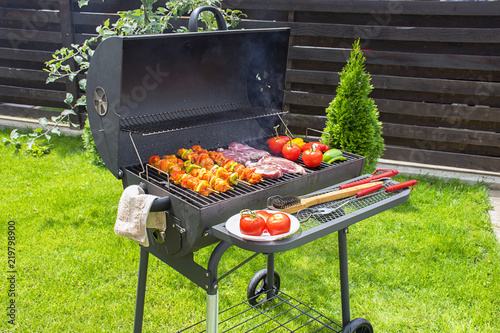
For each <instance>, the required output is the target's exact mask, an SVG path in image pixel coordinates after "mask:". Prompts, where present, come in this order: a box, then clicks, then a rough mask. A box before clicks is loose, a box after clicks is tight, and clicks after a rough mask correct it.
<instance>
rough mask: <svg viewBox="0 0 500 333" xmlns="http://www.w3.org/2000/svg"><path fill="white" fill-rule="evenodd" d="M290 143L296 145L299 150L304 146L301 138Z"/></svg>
mask: <svg viewBox="0 0 500 333" xmlns="http://www.w3.org/2000/svg"><path fill="white" fill-rule="evenodd" d="M292 143H293V144H296V145H297V146H299V147H301V148H302V146H303V145H305V144H306V143H305V142H304V140H303V139H302V138H295V139H293V140H292Z"/></svg>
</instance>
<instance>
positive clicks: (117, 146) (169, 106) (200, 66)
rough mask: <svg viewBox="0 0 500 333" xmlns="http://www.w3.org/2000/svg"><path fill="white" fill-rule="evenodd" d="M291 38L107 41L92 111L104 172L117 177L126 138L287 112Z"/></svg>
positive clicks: (95, 63)
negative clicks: (286, 101)
mask: <svg viewBox="0 0 500 333" xmlns="http://www.w3.org/2000/svg"><path fill="white" fill-rule="evenodd" d="M289 34H290V31H289V29H288V28H278V29H256V30H230V31H229V30H228V31H215V32H196V33H183V34H163V35H145V36H144V35H142V36H125V37H123V36H122V37H111V38H108V39H106V40H105V41H103V42H102V43H101V44H100V45H99V47H98V48H97V49H96V52H95V53H94V56H93V57H92V60H91V63H90V68H89V73H88V79H87V103H88V108H87V109H88V116H89V121H90V125H91V129H92V134H93V136H94V140H95V142H96V146H97V148H98V150H99V153H100V155H101V157H102V158H103V160H104V162H105V163H106V165H107V167H108V168H109V169H110V171H111V172H112V173H113V174H114V175H115V176H116V177H119V175H120V172H119V170H120V167H122V166H124V165H123V163H125V161H124V158H123V157H122V156H121V155H122V154H123V152H121V149H124V147H125V145H124V144H123V142H124V137H127V136H128V133H133V134H134V135H140V136H148V135H152V134H158V133H170V132H177V133H178V132H179V131H183V130H186V129H190V128H193V127H199V128H204V127H205V128H206V127H207V126H211V125H214V124H221V123H225V122H234V121H240V120H246V119H254V118H259V117H267V116H272V115H277V114H280V113H283V110H282V105H283V93H284V85H285V75H286V62H287V51H288V38H289ZM199 133H200V136H203V135H209V133H203V129H200V131H199ZM175 135H178V134H175ZM162 141H164V142H168V141H169V140H168V136H167V137H165V136H162ZM126 146H127V148H126V149H130V145H126ZM176 148H179V147H176ZM126 154H127V155H130V152H127V153H126Z"/></svg>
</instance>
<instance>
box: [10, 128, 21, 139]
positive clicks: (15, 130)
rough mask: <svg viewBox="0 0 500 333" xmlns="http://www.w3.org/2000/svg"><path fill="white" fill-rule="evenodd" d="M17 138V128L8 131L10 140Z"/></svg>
mask: <svg viewBox="0 0 500 333" xmlns="http://www.w3.org/2000/svg"><path fill="white" fill-rule="evenodd" d="M18 138H19V133H18V132H17V129H14V130H12V131H11V132H10V139H11V140H13V141H14V140H17V139H18Z"/></svg>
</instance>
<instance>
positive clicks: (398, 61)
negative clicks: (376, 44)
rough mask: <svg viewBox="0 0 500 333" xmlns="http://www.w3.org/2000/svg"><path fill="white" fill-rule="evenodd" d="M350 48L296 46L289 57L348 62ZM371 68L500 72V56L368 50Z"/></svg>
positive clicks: (291, 49) (366, 56)
mask: <svg viewBox="0 0 500 333" xmlns="http://www.w3.org/2000/svg"><path fill="white" fill-rule="evenodd" d="M349 54H350V49H338V48H326V47H307V46H293V47H290V49H289V56H290V58H291V59H294V60H309V61H326V62H341V63H345V62H346V61H347V59H348V58H349ZM363 54H364V56H365V58H366V64H367V65H384V66H412V67H428V68H441V69H442V68H447V69H467V70H477V71H500V56H481V55H464V54H432V53H409V52H388V51H372V50H370V51H366V50H365V51H364V52H363Z"/></svg>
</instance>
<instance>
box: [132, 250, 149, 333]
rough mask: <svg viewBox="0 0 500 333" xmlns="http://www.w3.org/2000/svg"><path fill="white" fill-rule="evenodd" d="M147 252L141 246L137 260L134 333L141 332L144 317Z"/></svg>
mask: <svg viewBox="0 0 500 333" xmlns="http://www.w3.org/2000/svg"><path fill="white" fill-rule="evenodd" d="M148 259H149V252H148V251H146V250H145V249H144V248H143V247H142V246H141V255H140V259H139V278H138V281H137V296H136V301H135V317H134V333H140V332H142V319H143V315H144V297H145V296H146V279H147V275H148Z"/></svg>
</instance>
